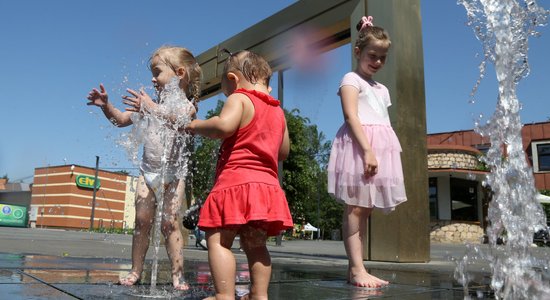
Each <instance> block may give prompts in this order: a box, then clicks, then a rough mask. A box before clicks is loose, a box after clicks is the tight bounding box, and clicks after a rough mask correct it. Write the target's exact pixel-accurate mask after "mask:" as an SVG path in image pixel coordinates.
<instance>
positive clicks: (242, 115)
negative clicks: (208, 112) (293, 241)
mask: <svg viewBox="0 0 550 300" xmlns="http://www.w3.org/2000/svg"><path fill="white" fill-rule="evenodd" d="M270 77H271V68H270V67H269V65H268V63H267V62H266V61H265V60H264V59H263V58H262V57H260V56H259V55H257V54H254V53H252V52H249V51H240V52H238V53H235V54H231V53H229V57H228V58H227V61H226V63H225V67H224V71H223V74H222V82H221V84H222V91H223V93H224V94H225V95H226V96H228V98H227V100H226V102H225V104H224V106H223V108H222V111H221V112H220V115H219V116H215V117H212V118H210V119H208V120H194V121H192V122H191V123H190V124H189V126H188V127H187V130H189V131H191V132H193V133H196V134H200V135H203V136H207V137H211V138H220V139H223V143H222V145H221V148H220V153H219V157H218V164H217V166H216V179H215V183H214V187H213V188H212V190H211V191H210V194H209V195H208V197H207V198H206V201H205V203H204V206H203V207H202V208H201V214H200V217H199V224H198V225H199V227H200V229H201V230H204V231H205V232H206V240H207V245H208V262H209V264H210V269H211V272H212V277H213V279H214V288H215V289H216V296H215V299H235V272H236V266H235V257H234V256H233V253H232V252H231V245H232V244H233V240H234V239H235V236H236V235H237V234H239V236H240V243H241V247H242V249H243V250H244V252H245V253H246V257H247V259H248V266H249V270H250V277H251V288H250V295H249V297H250V298H251V299H267V288H268V286H269V280H270V278H271V257H270V255H269V252H268V250H267V247H266V240H267V237H268V236H273V235H277V234H279V233H280V232H281V231H283V230H286V229H290V228H292V227H293V222H292V217H291V216H290V210H289V209H288V204H287V201H286V197H285V194H284V192H283V190H282V188H281V186H280V184H279V179H278V162H279V161H282V160H284V159H285V158H286V157H287V156H288V152H289V145H290V143H289V138H288V130H287V127H286V121H285V116H284V113H283V110H282V109H281V107H280V106H279V101H278V100H275V99H274V98H273V97H271V96H270V95H269V90H270V88H269V79H270ZM212 299H214V298H212Z"/></svg>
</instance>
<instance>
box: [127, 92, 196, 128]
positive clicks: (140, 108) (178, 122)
mask: <svg viewBox="0 0 550 300" xmlns="http://www.w3.org/2000/svg"><path fill="white" fill-rule="evenodd" d="M126 91H127V92H128V93H129V94H131V96H128V95H126V96H122V99H124V100H122V102H123V103H124V104H126V105H128V107H127V108H126V110H127V111H131V112H146V113H149V114H151V115H153V116H155V117H156V118H158V119H161V120H164V121H166V123H167V124H173V125H174V126H175V127H178V126H182V125H183V124H182V116H189V118H193V117H194V116H195V114H196V113H197V111H196V109H195V106H194V105H184V104H182V105H178V106H177V108H175V107H170V109H166V108H164V109H163V107H162V106H160V105H158V103H156V102H155V101H153V99H151V97H150V96H149V95H148V94H147V93H146V92H145V91H144V90H140V91H139V92H137V91H135V90H132V89H126ZM184 120H185V119H184Z"/></svg>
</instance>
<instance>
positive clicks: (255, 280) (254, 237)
mask: <svg viewBox="0 0 550 300" xmlns="http://www.w3.org/2000/svg"><path fill="white" fill-rule="evenodd" d="M239 234H240V237H241V238H240V240H241V247H242V248H243V250H244V253H246V258H247V259H248V269H249V270H250V281H251V283H252V285H251V287H250V294H249V295H248V298H249V299H267V289H268V287H269V280H270V279H271V256H270V255H269V251H268V250H267V247H266V240H267V233H266V232H265V231H264V230H262V229H258V228H254V227H252V226H250V225H244V226H242V227H241V230H240V231H239Z"/></svg>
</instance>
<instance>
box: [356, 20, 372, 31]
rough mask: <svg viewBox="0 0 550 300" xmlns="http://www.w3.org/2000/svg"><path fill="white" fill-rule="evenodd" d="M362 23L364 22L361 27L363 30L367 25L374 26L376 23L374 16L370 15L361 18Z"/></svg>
mask: <svg viewBox="0 0 550 300" xmlns="http://www.w3.org/2000/svg"><path fill="white" fill-rule="evenodd" d="M361 23H363V24H362V25H361V29H360V30H359V31H361V30H363V29H364V28H365V27H367V26H374V24H373V23H372V16H368V17H365V16H363V17H362V18H361Z"/></svg>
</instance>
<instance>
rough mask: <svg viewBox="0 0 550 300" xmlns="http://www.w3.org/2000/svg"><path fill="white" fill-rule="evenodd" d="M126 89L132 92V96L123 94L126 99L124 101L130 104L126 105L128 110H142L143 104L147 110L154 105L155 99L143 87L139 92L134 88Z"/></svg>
mask: <svg viewBox="0 0 550 300" xmlns="http://www.w3.org/2000/svg"><path fill="white" fill-rule="evenodd" d="M126 91H127V92H128V93H129V94H131V96H128V95H126V96H122V99H124V100H122V102H123V103H124V104H126V105H128V107H126V110H127V111H133V112H140V110H141V107H142V106H143V108H144V109H145V110H148V109H151V108H152V107H153V106H154V105H153V103H154V102H153V99H151V97H150V96H149V95H148V94H147V93H146V92H145V91H144V90H143V89H140V90H139V92H137V91H134V90H132V89H126Z"/></svg>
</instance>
